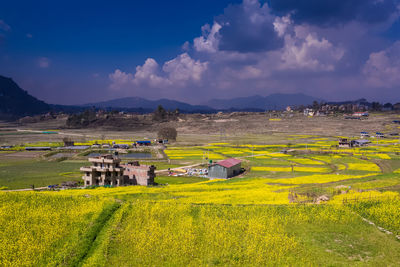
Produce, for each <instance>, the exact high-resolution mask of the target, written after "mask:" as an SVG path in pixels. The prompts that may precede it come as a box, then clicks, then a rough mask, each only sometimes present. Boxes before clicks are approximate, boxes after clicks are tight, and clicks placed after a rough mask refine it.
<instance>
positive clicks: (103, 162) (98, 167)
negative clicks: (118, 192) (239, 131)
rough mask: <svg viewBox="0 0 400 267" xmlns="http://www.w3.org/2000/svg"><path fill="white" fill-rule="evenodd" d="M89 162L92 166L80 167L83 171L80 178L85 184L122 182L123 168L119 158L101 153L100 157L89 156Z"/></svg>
mask: <svg viewBox="0 0 400 267" xmlns="http://www.w3.org/2000/svg"><path fill="white" fill-rule="evenodd" d="M89 162H91V163H92V166H89V167H82V168H81V169H80V170H81V171H82V172H83V173H84V176H83V177H82V179H83V180H84V183H85V186H91V185H102V186H104V185H111V186H119V185H122V184H123V182H124V176H123V173H124V169H123V167H121V166H120V162H121V159H119V158H117V157H113V156H112V155H102V156H100V157H94V158H89Z"/></svg>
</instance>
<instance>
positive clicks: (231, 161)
mask: <svg viewBox="0 0 400 267" xmlns="http://www.w3.org/2000/svg"><path fill="white" fill-rule="evenodd" d="M241 162H242V161H241V160H238V159H225V160H221V161H218V162H217V164H218V165H220V166H222V167H225V168H230V167H233V166H235V165H238V164H240V163H241Z"/></svg>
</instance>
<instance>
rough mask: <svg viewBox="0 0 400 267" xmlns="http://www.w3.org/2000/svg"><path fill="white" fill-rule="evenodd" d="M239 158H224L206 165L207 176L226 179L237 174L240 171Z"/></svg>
mask: <svg viewBox="0 0 400 267" xmlns="http://www.w3.org/2000/svg"><path fill="white" fill-rule="evenodd" d="M241 163H242V161H241V160H238V159H225V160H221V161H218V162H216V163H214V164H212V165H210V166H209V167H208V177H209V178H222V179H228V178H231V177H234V176H236V175H239V174H240V172H241V169H242V167H241Z"/></svg>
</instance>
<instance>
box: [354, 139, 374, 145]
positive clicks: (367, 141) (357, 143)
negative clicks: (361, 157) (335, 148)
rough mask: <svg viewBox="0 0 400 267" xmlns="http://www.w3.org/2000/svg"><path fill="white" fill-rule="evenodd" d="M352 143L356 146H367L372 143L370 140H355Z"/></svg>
mask: <svg viewBox="0 0 400 267" xmlns="http://www.w3.org/2000/svg"><path fill="white" fill-rule="evenodd" d="M352 142H353V143H354V146H366V145H368V144H369V143H371V142H370V141H369V140H366V139H359V140H354V141H352Z"/></svg>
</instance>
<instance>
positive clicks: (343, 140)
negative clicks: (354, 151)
mask: <svg viewBox="0 0 400 267" xmlns="http://www.w3.org/2000/svg"><path fill="white" fill-rule="evenodd" d="M339 147H344V148H349V147H352V144H351V142H350V141H349V140H348V139H347V138H341V139H340V140H339Z"/></svg>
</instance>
